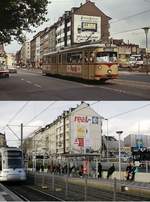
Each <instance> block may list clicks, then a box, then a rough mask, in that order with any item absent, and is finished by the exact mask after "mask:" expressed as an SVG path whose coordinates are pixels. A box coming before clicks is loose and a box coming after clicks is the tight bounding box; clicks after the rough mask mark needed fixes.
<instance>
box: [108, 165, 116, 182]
mask: <svg viewBox="0 0 150 202" xmlns="http://www.w3.org/2000/svg"><path fill="white" fill-rule="evenodd" d="M114 171H115V166H114V163H113V165H112V166H111V167H110V168H109V169H108V172H107V179H109V177H111V176H112V174H113V173H114Z"/></svg>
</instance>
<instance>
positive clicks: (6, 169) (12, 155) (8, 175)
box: [0, 147, 26, 181]
mask: <svg viewBox="0 0 150 202" xmlns="http://www.w3.org/2000/svg"><path fill="white" fill-rule="evenodd" d="M24 180H26V172H25V169H24V165H23V157H22V151H21V150H20V149H18V148H14V147H2V148H0V181H24Z"/></svg>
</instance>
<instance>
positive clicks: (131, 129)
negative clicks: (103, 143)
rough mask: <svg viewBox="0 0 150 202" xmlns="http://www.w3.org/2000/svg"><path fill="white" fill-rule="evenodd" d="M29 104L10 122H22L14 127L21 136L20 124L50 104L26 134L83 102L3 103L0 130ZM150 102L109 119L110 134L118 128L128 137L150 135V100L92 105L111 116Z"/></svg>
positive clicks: (12, 140) (9, 136)
mask: <svg viewBox="0 0 150 202" xmlns="http://www.w3.org/2000/svg"><path fill="white" fill-rule="evenodd" d="M86 102H87V103H90V104H92V103H95V101H90V102H88V101H86ZM25 103H26V107H25V108H24V109H23V110H22V111H21V113H19V114H18V115H17V116H16V118H15V119H13V120H12V122H11V123H9V125H18V126H15V127H14V126H11V129H13V131H14V132H15V133H16V134H17V135H18V136H20V127H19V125H20V124H21V123H23V124H24V125H26V124H27V122H29V121H30V120H31V119H32V118H33V117H34V116H35V115H37V114H38V113H39V112H40V111H42V110H43V109H45V108H46V107H47V106H48V105H51V106H50V107H49V108H48V110H47V111H45V112H44V113H42V114H41V115H40V116H38V117H37V118H36V119H34V120H33V121H32V122H31V123H30V124H29V125H30V126H37V127H24V137H26V136H28V135H29V134H30V133H31V132H32V131H33V130H35V129H37V128H38V126H45V125H46V124H49V123H51V122H52V121H53V120H55V119H56V117H57V116H58V115H60V114H61V113H62V112H63V110H68V109H69V108H70V107H76V105H77V104H80V101H72V102H70V101H68V102H67V101H57V102H55V103H54V102H53V101H50V102H46V101H45V102H38V101H37V102H36V101H35V102H11V101H10V102H0V114H1V117H3V118H1V120H0V129H3V127H4V126H5V125H6V124H7V123H8V121H9V120H10V119H11V118H12V117H13V116H14V114H16V112H18V110H19V109H20V108H21V107H22V106H23V105H24V104H25ZM147 104H149V106H147V107H145V108H142V109H140V110H137V111H135V112H131V113H128V114H125V115H122V116H118V117H116V118H113V119H109V121H108V125H109V134H110V135H114V136H116V131H117V130H123V131H124V133H123V136H122V138H123V137H125V136H127V135H128V134H129V133H136V134H138V132H139V133H140V134H145V135H150V102H148V101H147V102H146V101H143V102H142V101H137V102H135V101H129V102H127V101H125V102H123V101H118V102H117V101H114V102H113V101H112V102H110V101H105V102H103V101H102V102H98V103H97V104H94V105H92V106H91V107H92V108H93V109H94V110H95V111H96V112H97V113H99V114H100V115H102V116H103V117H105V118H110V117H112V116H114V115H116V114H119V113H122V112H126V111H128V110H131V109H135V108H137V107H141V106H144V105H147ZM106 122H107V121H103V134H106ZM4 131H5V133H6V136H7V140H8V144H9V145H11V146H12V145H13V146H17V145H18V144H19V141H18V139H17V138H16V137H15V136H14V135H13V134H12V132H10V130H9V129H8V128H5V130H0V132H4Z"/></svg>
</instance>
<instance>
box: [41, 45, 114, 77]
mask: <svg viewBox="0 0 150 202" xmlns="http://www.w3.org/2000/svg"><path fill="white" fill-rule="evenodd" d="M42 71H43V75H60V76H68V77H75V78H81V79H85V80H103V81H105V80H108V79H115V78H117V77H118V63H117V47H116V46H114V45H111V46H106V45H105V44H89V45H82V46H78V47H70V48H67V49H64V50H59V51H56V52H51V53H49V54H45V55H44V56H43V61H42Z"/></svg>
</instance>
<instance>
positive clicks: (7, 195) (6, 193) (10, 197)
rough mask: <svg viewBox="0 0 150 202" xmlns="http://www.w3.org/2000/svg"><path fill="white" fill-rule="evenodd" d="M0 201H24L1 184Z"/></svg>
mask: <svg viewBox="0 0 150 202" xmlns="http://www.w3.org/2000/svg"><path fill="white" fill-rule="evenodd" d="M0 201H22V200H21V199H20V198H19V197H18V196H17V195H15V194H14V193H13V192H11V191H10V190H9V189H7V188H6V187H5V186H4V185H2V184H1V183H0Z"/></svg>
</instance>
